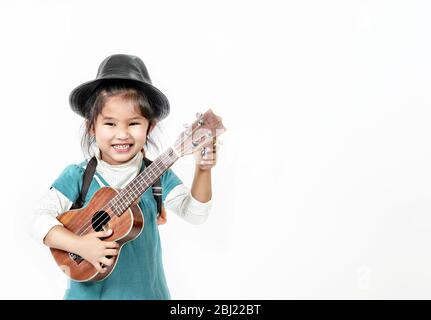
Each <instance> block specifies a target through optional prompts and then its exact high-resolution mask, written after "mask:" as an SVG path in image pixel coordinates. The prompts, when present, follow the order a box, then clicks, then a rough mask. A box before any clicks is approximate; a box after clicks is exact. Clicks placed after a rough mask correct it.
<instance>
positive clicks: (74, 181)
mask: <svg viewBox="0 0 431 320" xmlns="http://www.w3.org/2000/svg"><path fill="white" fill-rule="evenodd" d="M82 175H83V169H82V168H81V167H79V166H77V165H69V166H67V167H66V168H65V169H64V170H63V172H62V173H61V174H60V176H59V177H58V178H57V179H56V180H55V181H54V183H53V184H52V185H51V188H50V190H48V191H47V192H46V193H45V194H44V195H43V196H42V198H41V199H40V201H39V202H38V203H37V205H36V208H35V210H34V217H33V221H32V224H31V230H30V234H31V236H32V238H33V239H35V240H36V241H37V242H39V243H43V241H44V239H45V236H46V235H47V234H48V232H49V231H50V230H51V229H52V228H53V227H54V226H56V225H62V224H61V223H60V221H58V220H57V218H56V217H57V215H59V214H60V213H63V212H65V211H67V210H69V209H70V208H71V207H72V205H73V203H74V202H75V201H76V199H77V198H78V195H79V191H80V190H81V187H82Z"/></svg>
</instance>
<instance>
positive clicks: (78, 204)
mask: <svg viewBox="0 0 431 320" xmlns="http://www.w3.org/2000/svg"><path fill="white" fill-rule="evenodd" d="M96 166H97V159H96V157H93V158H91V160H90V161H89V162H88V163H87V167H86V168H85V171H84V176H83V178H82V190H81V192H80V193H79V197H78V199H76V201H75V203H74V204H73V205H72V208H71V209H79V208H82V206H83V205H84V199H85V197H86V195H87V192H88V188H89V187H90V184H91V180H92V179H93V176H94V172H96Z"/></svg>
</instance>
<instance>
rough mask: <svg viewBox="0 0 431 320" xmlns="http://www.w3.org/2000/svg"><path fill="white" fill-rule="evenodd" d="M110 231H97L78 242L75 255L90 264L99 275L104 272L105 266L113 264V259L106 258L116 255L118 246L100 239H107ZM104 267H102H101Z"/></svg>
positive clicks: (113, 242)
mask: <svg viewBox="0 0 431 320" xmlns="http://www.w3.org/2000/svg"><path fill="white" fill-rule="evenodd" d="M111 234H112V230H107V231H98V232H92V233H89V234H86V235H84V236H82V237H81V239H80V240H79V245H78V250H77V252H76V253H77V254H79V255H80V256H81V257H82V258H84V259H85V260H87V261H88V262H90V263H91V264H92V265H93V266H94V268H96V270H97V271H98V272H100V273H105V272H106V269H107V268H106V266H111V265H112V264H113V263H114V258H107V256H116V255H118V248H119V246H120V245H119V244H118V243H117V242H115V241H103V240H101V239H100V238H106V237H109V236H110V235H111ZM101 264H102V265H104V266H103V267H102V266H101Z"/></svg>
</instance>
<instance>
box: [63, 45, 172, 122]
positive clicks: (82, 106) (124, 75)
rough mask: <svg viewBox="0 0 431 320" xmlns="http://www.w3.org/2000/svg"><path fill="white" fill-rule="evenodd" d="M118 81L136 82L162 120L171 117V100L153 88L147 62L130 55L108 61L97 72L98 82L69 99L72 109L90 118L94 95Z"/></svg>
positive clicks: (86, 84) (80, 88)
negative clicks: (89, 113) (146, 65)
mask: <svg viewBox="0 0 431 320" xmlns="http://www.w3.org/2000/svg"><path fill="white" fill-rule="evenodd" d="M119 80H120V81H124V82H129V83H133V85H134V87H137V88H138V89H140V90H142V92H143V93H144V94H145V95H146V97H147V98H148V100H149V101H150V104H151V106H152V108H153V109H154V112H155V114H156V117H157V118H158V119H159V120H162V119H163V118H165V117H166V116H167V115H168V114H169V101H168V98H167V97H166V96H165V95H164V94H163V93H162V92H161V91H160V90H159V89H157V88H156V87H155V86H153V84H152V82H151V78H150V75H149V74H148V71H147V68H146V67H145V64H144V62H142V60H141V59H140V58H139V57H137V56H133V55H128V54H114V55H111V56H109V57H107V58H105V59H104V60H103V61H102V63H101V64H100V66H99V69H98V70H97V76H96V79H94V80H91V81H88V82H85V83H83V84H81V85H80V86H78V87H76V88H75V89H73V90H72V92H71V93H70V96H69V103H70V106H71V108H72V110H73V111H75V112H76V113H77V114H79V115H80V116H82V117H84V118H87V116H88V111H89V110H90V108H91V107H92V102H94V97H93V95H94V93H95V92H96V91H97V90H98V89H100V88H101V87H102V86H103V84H104V83H109V82H110V81H119Z"/></svg>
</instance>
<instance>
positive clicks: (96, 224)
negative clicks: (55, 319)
mask: <svg viewBox="0 0 431 320" xmlns="http://www.w3.org/2000/svg"><path fill="white" fill-rule="evenodd" d="M109 220H111V217H110V216H109V214H108V213H107V212H106V211H98V212H96V213H95V214H94V216H93V219H92V220H91V225H92V226H93V229H94V230H96V231H102V230H103V227H104V226H105V225H106V224H107V223H108V222H109Z"/></svg>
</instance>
